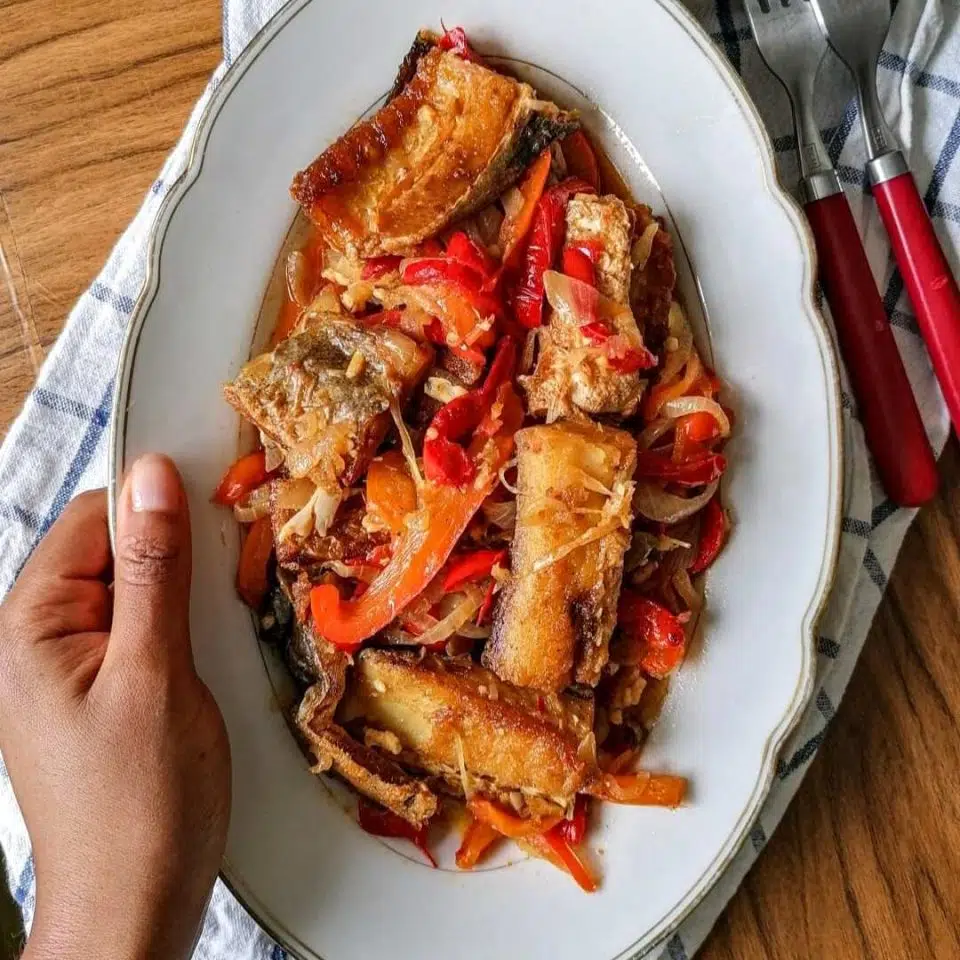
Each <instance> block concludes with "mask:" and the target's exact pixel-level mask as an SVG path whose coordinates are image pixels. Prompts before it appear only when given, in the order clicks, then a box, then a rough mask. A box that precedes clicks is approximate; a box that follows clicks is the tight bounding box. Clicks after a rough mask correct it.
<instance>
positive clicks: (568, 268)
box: [560, 247, 597, 287]
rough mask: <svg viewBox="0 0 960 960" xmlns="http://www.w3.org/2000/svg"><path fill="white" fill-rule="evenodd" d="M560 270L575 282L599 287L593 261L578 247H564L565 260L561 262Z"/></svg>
mask: <svg viewBox="0 0 960 960" xmlns="http://www.w3.org/2000/svg"><path fill="white" fill-rule="evenodd" d="M560 263H561V267H560V269H561V270H562V271H563V272H564V273H565V274H566V275H567V276H568V277H573V278H574V280H582V281H583V282H584V283H589V284H590V286H591V287H595V286H596V285H597V277H596V273H595V272H594V269H593V261H592V260H591V259H590V257H588V256H587V254H586V253H584V252H583V250H580V249H579V248H577V247H564V248H563V258H562V260H561V261H560Z"/></svg>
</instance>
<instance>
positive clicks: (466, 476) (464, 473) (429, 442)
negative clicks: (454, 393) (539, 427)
mask: <svg viewBox="0 0 960 960" xmlns="http://www.w3.org/2000/svg"><path fill="white" fill-rule="evenodd" d="M515 357H516V349H515V348H514V346H513V342H512V341H511V340H510V339H509V338H508V337H505V338H504V339H502V340H501V341H500V344H499V345H498V347H497V355H496V356H495V357H494V360H493V363H492V364H491V365H490V370H489V372H488V373H487V378H486V380H484V382H483V386H482V387H480V389H478V390H473V391H471V392H470V393H467V394H465V395H464V396H462V397H456V398H455V399H453V400H451V401H450V402H449V403H447V404H445V405H444V406H442V407H441V408H440V409H439V410H438V411H437V413H436V415H435V416H434V418H433V420H432V422H431V423H430V426H429V427H428V428H427V433H426V436H425V438H424V441H423V468H424V472H425V473H426V475H427V479H428V480H431V481H432V482H433V483H438V484H443V485H446V486H455V487H463V486H465V485H466V484H468V483H471V482H472V481H473V479H474V477H475V476H476V475H477V464H476V462H475V460H474V458H473V457H471V456H470V455H469V454H468V453H467V451H466V450H465V449H464V448H463V446H461V445H460V443H459V442H458V441H460V440H463V439H465V438H466V437H467V436H468V435H469V434H470V433H471V432H473V431H478V428H479V426H480V423H481V421H482V420H483V419H484V417H487V416H488V415H489V413H490V411H491V408H492V406H493V403H494V399H495V397H496V396H497V391H498V390H499V389H500V387H501V386H502V385H503V384H504V383H506V382H507V381H508V380H509V379H510V376H511V374H512V372H513V367H514V363H515ZM517 426H519V422H518V423H517Z"/></svg>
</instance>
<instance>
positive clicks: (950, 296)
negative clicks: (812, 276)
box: [873, 172, 960, 433]
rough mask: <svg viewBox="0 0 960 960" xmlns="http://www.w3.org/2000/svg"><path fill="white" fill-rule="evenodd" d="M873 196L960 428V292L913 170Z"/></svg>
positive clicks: (877, 187)
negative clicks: (918, 189) (912, 172)
mask: <svg viewBox="0 0 960 960" xmlns="http://www.w3.org/2000/svg"><path fill="white" fill-rule="evenodd" d="M873 196H874V198H875V199H876V201H877V207H878V209H879V210H880V217H881V218H882V220H883V225H884V227H886V229H887V233H888V234H889V236H890V245H891V246H892V247H893V255H894V257H896V260H897V265H898V266H899V267H900V272H901V273H902V274H903V280H904V283H905V284H906V287H907V293H908V294H909V295H910V300H911V301H912V303H913V309H914V311H915V312H916V314H917V323H918V324H919V325H920V332H921V333H922V334H923V339H924V341H925V342H926V345H927V352H928V353H929V354H930V359H931V360H932V361H933V369H934V371H935V373H936V375H937V380H938V381H939V382H940V389H941V390H942V391H943V397H944V399H945V400H946V402H947V409H948V410H949V411H950V419H951V420H952V421H953V429H954V430H955V431H957V433H960V292H958V291H957V281H956V280H955V279H954V278H953V275H952V274H951V272H950V267H949V265H948V264H947V260H946V257H944V255H943V250H942V249H941V247H940V241H939V240H937V235H936V234H935V233H934V232H933V224H932V223H931V222H930V217H929V216H928V215H927V210H926V207H924V205H923V201H922V200H921V199H920V193H919V192H918V191H917V185H916V183H915V182H914V179H913V176H912V174H910V173H909V172H908V173H901V174H900V175H899V176H896V177H893V178H892V179H890V180H885V181H883V182H882V183H877V184H874V186H873Z"/></svg>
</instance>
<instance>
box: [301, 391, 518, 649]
mask: <svg viewBox="0 0 960 960" xmlns="http://www.w3.org/2000/svg"><path fill="white" fill-rule="evenodd" d="M494 422H496V423H498V424H499V426H497V427H496V428H494V426H493V423H494ZM522 422H523V404H522V403H521V401H520V398H519V397H518V396H517V395H516V393H514V391H513V386H512V385H511V384H510V383H509V382H506V383H503V384H502V385H501V386H500V388H499V390H498V391H497V396H496V399H495V400H494V402H493V404H492V406H491V408H490V410H489V412H488V413H487V417H486V419H485V420H484V421H481V423H480V426H479V427H478V429H477V431H476V434H475V435H474V438H473V440H472V442H471V444H470V448H469V450H468V455H469V457H470V459H471V461H472V462H473V463H475V464H482V467H481V469H480V472H479V473H478V476H477V478H476V479H475V481H474V482H473V483H471V484H469V485H468V486H467V487H466V489H464V490H461V489H459V488H458V487H451V486H446V485H443V484H435V483H427V484H425V485H424V487H423V489H422V490H421V503H420V508H419V510H418V515H417V516H416V517H415V518H414V519H413V520H412V521H411V522H410V523H408V524H407V526H406V528H405V529H404V531H403V533H402V534H400V535H399V536H398V537H397V538H396V540H395V541H394V545H393V557H392V558H391V560H390V562H389V563H388V564H387V566H386V567H385V568H384V569H383V570H382V571H381V572H380V573H379V574H378V575H377V576H376V577H375V578H374V580H373V581H372V582H371V584H370V587H369V589H368V590H367V592H366V593H365V594H364V595H363V596H362V597H361V598H360V599H359V600H356V601H344V600H342V599H341V597H340V594H339V593H338V591H337V588H336V587H335V586H334V585H333V584H320V585H318V586H315V587H314V588H313V589H312V590H311V591H310V610H311V613H312V615H313V620H314V623H315V624H316V629H317V631H318V632H319V633H320V634H321V635H322V636H323V637H325V638H326V639H327V640H329V641H330V642H331V643H333V644H334V645H336V646H337V647H339V648H340V649H341V650H346V651H351V652H352V651H355V650H357V649H359V647H360V645H361V644H362V643H363V641H364V640H366V639H367V638H368V637H372V636H373V635H374V634H375V633H376V632H377V631H378V630H382V629H383V628H384V627H385V626H387V624H388V623H390V621H391V620H393V619H394V618H395V617H396V616H397V615H398V614H400V613H401V612H402V611H403V610H404V609H405V608H406V606H407V605H408V604H409V603H410V602H411V601H412V600H413V599H414V598H416V597H417V596H419V594H420V593H421V592H422V591H423V589H424V588H425V587H426V586H427V584H428V583H430V581H431V580H432V579H433V578H434V577H435V576H436V575H437V573H438V571H439V570H440V569H441V568H442V567H443V565H444V564H445V563H446V562H447V558H448V557H449V556H450V554H451V553H452V552H453V548H454V547H455V546H456V545H457V542H458V541H459V539H460V537H461V536H462V535H463V532H464V530H466V529H467V527H468V526H469V524H470V521H471V520H472V519H473V516H474V514H475V513H476V512H477V511H478V510H479V509H480V506H481V504H482V503H483V501H484V500H486V498H487V497H489V496H490V494H491V492H492V491H493V488H494V487H495V486H496V485H497V483H498V476H497V471H498V470H499V469H500V468H501V467H502V466H503V465H504V464H505V463H506V462H507V461H508V460H509V459H510V457H511V456H512V455H513V448H514V440H513V437H514V434H515V433H516V431H517V430H518V429H519V427H520V425H521V423H522Z"/></svg>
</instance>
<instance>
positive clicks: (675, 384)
mask: <svg viewBox="0 0 960 960" xmlns="http://www.w3.org/2000/svg"><path fill="white" fill-rule="evenodd" d="M702 372H703V364H702V363H701V362H700V355H699V354H698V353H697V351H696V350H694V351H693V353H691V354H690V359H689V360H687V363H686V369H685V370H684V373H683V376H682V377H680V378H679V379H677V380H671V381H670V382H669V383H658V384H657V385H656V386H655V387H654V388H653V389H652V390H651V391H650V392H649V393H648V394H647V397H646V399H645V400H644V402H643V418H644V420H647V421H650V420H653V419H654V418H655V417H656V416H657V414H658V413H659V412H660V409H661V408H662V407H663V405H664V404H665V403H666V402H667V401H668V400H676V399H677V398H678V397H682V396H685V395H686V394H688V393H689V392H690V390H691V389H692V388H693V386H694V384H696V382H697V381H698V380H699V379H700V374H701V373H702Z"/></svg>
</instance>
